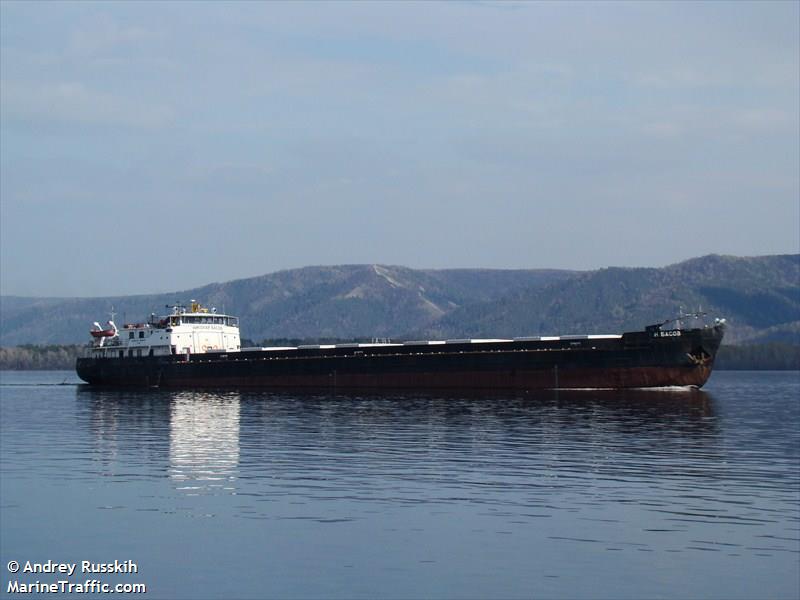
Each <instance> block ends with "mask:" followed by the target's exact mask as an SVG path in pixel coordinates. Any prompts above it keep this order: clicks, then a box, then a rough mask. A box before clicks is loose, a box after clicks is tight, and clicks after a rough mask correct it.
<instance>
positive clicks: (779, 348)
mask: <svg viewBox="0 0 800 600" xmlns="http://www.w3.org/2000/svg"><path fill="white" fill-rule="evenodd" d="M243 341H244V340H243ZM351 341H359V340H328V339H326V340H316V339H315V340H265V341H264V342H262V343H261V344H260V345H265V346H271V345H275V343H276V342H280V344H279V345H286V344H287V342H290V343H291V345H299V344H316V343H343V342H351ZM84 348H85V346H83V345H47V346H40V345H33V344H26V345H23V346H11V347H0V370H4V371H46V370H72V369H74V368H75V360H76V359H77V358H78V356H79V355H80V353H81V352H82V351H83V349H84ZM714 368H715V369H719V370H730V371H746V370H765V371H791V370H800V345H796V344H788V343H785V342H769V343H764V344H749V345H723V346H722V347H721V348H720V349H719V353H718V354H717V359H716V363H715V367H714Z"/></svg>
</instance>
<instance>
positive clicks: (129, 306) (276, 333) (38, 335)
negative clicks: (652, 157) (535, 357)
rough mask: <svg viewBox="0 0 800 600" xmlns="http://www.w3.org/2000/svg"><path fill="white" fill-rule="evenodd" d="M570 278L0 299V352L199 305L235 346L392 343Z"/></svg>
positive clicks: (267, 281) (328, 274)
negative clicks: (273, 341)
mask: <svg viewBox="0 0 800 600" xmlns="http://www.w3.org/2000/svg"><path fill="white" fill-rule="evenodd" d="M573 274H574V273H573V272H571V271H560V270H551V269H538V270H498V269H445V270H415V269H408V268H405V267H397V266H384V265H343V266H333V267H305V268H302V269H292V270H287V271H279V272H277V273H271V274H268V275H263V276H261V277H253V278H249V279H239V280H235V281H229V282H226V283H213V284H209V285H207V286H204V287H201V288H195V289H191V290H184V291H178V292H174V293H168V294H155V295H143V296H124V297H106V298H75V299H64V298H20V297H9V296H6V297H3V298H0V346H11V345H19V344H72V343H80V342H85V341H87V339H88V330H89V327H90V326H91V324H92V322H94V321H99V322H101V323H104V322H105V321H106V320H107V319H108V316H109V311H110V310H111V307H112V306H113V307H114V309H115V310H116V313H117V317H116V320H117V323H118V324H119V323H121V322H123V321H126V322H129V321H143V320H145V319H146V318H147V317H148V315H149V314H150V313H151V312H155V313H156V314H163V313H164V311H165V306H166V305H173V304H175V303H177V302H182V303H184V304H185V303H187V302H188V301H189V300H190V299H196V300H198V301H200V302H202V303H203V304H204V305H207V306H215V307H217V308H218V309H219V310H225V311H226V312H228V313H229V314H233V315H237V316H239V317H240V319H241V324H242V336H243V337H247V338H249V339H253V340H260V339H264V338H281V337H289V338H317V337H330V338H343V339H346V338H353V337H373V336H375V337H391V336H399V335H402V334H404V333H405V332H408V331H413V330H418V329H420V328H424V327H427V326H428V325H429V324H431V323H432V322H434V321H435V320H437V319H439V318H440V317H441V316H442V315H445V314H448V313H449V312H451V311H453V310H454V309H456V308H458V307H460V306H463V305H466V304H471V303H475V302H485V301H491V300H493V299H497V298H499V297H502V296H503V295H504V294H507V293H510V292H512V291H514V290H515V289H518V288H521V287H525V288H527V289H535V288H537V287H541V286H543V285H548V284H550V283H553V282H556V281H562V280H564V279H566V278H569V277H571V276H572V275H573Z"/></svg>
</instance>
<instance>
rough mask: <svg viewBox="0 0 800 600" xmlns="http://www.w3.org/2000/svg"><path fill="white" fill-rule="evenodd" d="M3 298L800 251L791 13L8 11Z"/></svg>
mask: <svg viewBox="0 0 800 600" xmlns="http://www.w3.org/2000/svg"><path fill="white" fill-rule="evenodd" d="M0 77H2V81H0V293H2V295H4V296H12V295H13V296H34V297H97V296H117V295H129V294H149V293H163V292H172V291H177V290H187V289H191V288H194V287H199V286H202V285H206V284H208V283H212V282H223V281H230V280H235V279H243V278H248V277H254V276H260V275H264V274H268V273H272V272H275V271H280V270H286V269H292V268H300V267H304V266H309V265H339V264H392V265H402V266H406V267H410V268H415V269H420V268H424V269H447V268H509V269H538V268H553V269H570V270H593V269H597V268H602V267H609V266H623V267H660V266H665V265H668V264H673V263H677V262H681V261H683V260H686V259H689V258H693V257H697V256H702V255H706V254H711V253H713V254H725V255H735V256H756V255H769V254H796V253H798V252H800V172H799V171H800V167H798V165H799V164H800V3H796V2H794V3H784V2H709V3H701V2H695V3H682V2H677V3H672V2H660V3H616V2H610V3H599V2H586V3H581V2H574V3H564V4H561V3H549V2H543V3H527V2H521V3H518V2H506V3H481V2H458V3H454V2H447V3H445V2H442V3H414V2H408V3H358V2H331V3H282V2H268V3H170V2H166V3H155V2H154V3H147V4H138V3H131V2H115V3H72V2H54V3H35V4H34V3H23V2H8V1H6V2H0Z"/></svg>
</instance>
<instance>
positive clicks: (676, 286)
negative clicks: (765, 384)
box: [424, 254, 800, 343]
mask: <svg viewBox="0 0 800 600" xmlns="http://www.w3.org/2000/svg"><path fill="white" fill-rule="evenodd" d="M701 309H702V310H703V311H706V312H708V313H709V314H711V315H714V316H720V317H724V318H726V319H727V320H728V323H729V325H730V327H729V330H728V334H727V339H726V342H727V343H731V342H742V341H747V342H750V343H752V342H762V341H784V342H792V343H800V255H797V254H794V255H778V256H759V257H749V258H738V257H732V256H717V255H711V256H704V257H701V258H695V259H691V260H688V261H685V262H681V263H677V264H674V265H670V266H667V267H664V268H660V269H652V268H639V269H630V268H607V269H600V270H598V271H592V272H585V273H580V274H577V275H576V276H574V277H572V278H570V279H568V280H563V281H558V282H553V283H552V284H550V285H548V286H544V287H540V288H527V289H519V290H515V291H513V292H511V293H510V294H508V295H506V296H504V297H503V298H501V299H500V300H494V301H489V302H481V303H476V304H473V305H470V306H464V307H460V308H458V309H455V310H453V311H452V312H451V313H449V314H447V315H445V316H443V317H442V318H441V319H439V320H437V322H436V323H435V324H434V325H433V326H432V327H430V328H428V329H427V330H426V331H425V332H424V333H426V334H428V335H432V336H435V337H450V336H454V335H459V336H467V337H481V336H488V335H492V336H512V335H519V332H520V331H524V332H525V333H526V334H527V335H547V334H555V333H610V332H619V331H626V330H632V329H637V328H641V327H642V326H643V325H644V324H647V323H656V322H659V321H663V320H664V319H665V318H668V317H670V316H673V315H677V314H679V312H680V311H681V310H683V311H697V310H701Z"/></svg>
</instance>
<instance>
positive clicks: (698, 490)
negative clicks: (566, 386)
mask: <svg viewBox="0 0 800 600" xmlns="http://www.w3.org/2000/svg"><path fill="white" fill-rule="evenodd" d="M799 430H800V374H798V373H742V372H717V373H715V374H714V375H713V377H712V379H711V381H710V382H709V384H708V386H707V387H706V389H705V391H686V390H683V391H651V392H645V391H627V392H608V391H604V392H601V391H587V392H571V393H564V392H560V393H555V392H544V393H538V394H531V395H517V394H510V395H497V396H488V397H487V396H465V395H458V394H456V395H450V396H442V395H440V394H438V395H437V394H405V395H328V394H291V393H289V394H287V393H271V392H258V391H255V392H254V391H246V392H191V391H180V392H178V391H161V390H146V391H108V390H106V391H97V390H92V389H88V388H87V387H86V386H83V385H78V382H77V379H76V377H75V376H74V374H72V373H69V372H27V373H12V372H5V373H3V374H2V376H0V473H1V474H2V478H0V527H1V528H2V535H1V536H0V555H2V560H1V561H0V569H2V574H3V575H2V578H0V581H2V592H1V593H2V595H4V596H7V595H8V594H7V585H8V582H9V578H11V579H16V580H19V581H20V582H32V581H36V580H39V581H41V582H43V583H51V582H54V581H58V580H59V579H65V577H64V576H63V575H62V576H57V575H48V574H38V575H30V574H29V575H24V576H22V575H19V576H13V577H11V576H10V574H9V573H8V572H7V567H6V565H7V563H8V561H10V560H17V561H20V563H22V564H24V562H25V561H28V560H30V561H36V562H45V561H47V560H48V559H51V560H54V561H59V562H76V561H81V560H91V561H95V562H109V561H113V560H114V559H117V560H128V559H130V560H133V561H134V562H135V563H137V565H138V568H139V572H138V573H137V574H130V575H116V576H109V575H105V574H104V575H93V576H91V577H94V578H97V579H100V580H102V581H103V582H109V583H115V582H125V583H145V584H146V585H147V588H148V593H147V596H146V597H147V598H171V597H185V598H322V597H324V598H373V597H381V598H416V597H426V598H521V597H537V598H689V597H691V598H695V597H703V598H798V596H800V566H799V565H800V432H799ZM86 578H87V576H85V575H82V576H77V575H76V576H75V577H73V578H70V581H72V582H82V581H83V580H85V579H86Z"/></svg>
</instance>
